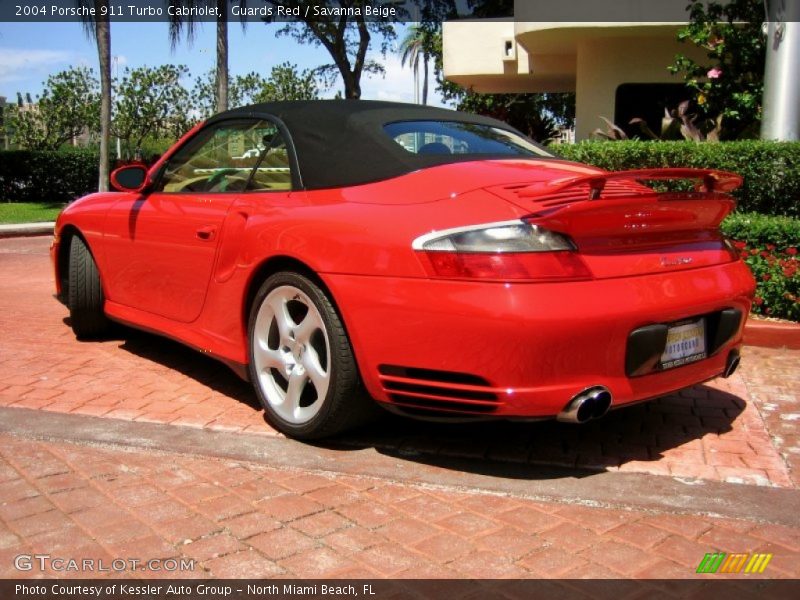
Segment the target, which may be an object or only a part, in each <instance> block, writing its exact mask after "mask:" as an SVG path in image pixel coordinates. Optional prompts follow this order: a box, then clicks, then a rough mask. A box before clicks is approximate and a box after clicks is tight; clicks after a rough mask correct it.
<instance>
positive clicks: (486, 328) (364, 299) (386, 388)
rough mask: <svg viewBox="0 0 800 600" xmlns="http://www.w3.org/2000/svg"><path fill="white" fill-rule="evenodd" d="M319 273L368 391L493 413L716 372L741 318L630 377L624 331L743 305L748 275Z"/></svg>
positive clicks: (679, 382) (421, 405) (537, 411)
mask: <svg viewBox="0 0 800 600" xmlns="http://www.w3.org/2000/svg"><path fill="white" fill-rule="evenodd" d="M324 278H325V281H326V283H327V284H328V286H329V287H330V289H331V291H332V293H333V296H334V298H336V300H337V302H338V305H339V307H340V308H341V309H342V311H343V313H344V314H343V316H344V320H345V323H346V325H347V327H348V331H349V333H350V336H351V339H352V341H353V346H354V348H355V351H356V357H357V359H358V362H359V367H360V369H361V373H362V376H363V378H364V381H365V384H366V386H367V389H368V390H369V392H370V393H371V394H372V395H373V396H374V397H375V398H376V399H378V400H380V401H382V402H388V403H393V404H396V405H399V406H405V407H406V408H411V409H412V410H413V411H414V412H417V413H418V414H426V412H427V411H433V410H434V409H435V411H436V412H441V413H445V414H446V413H453V414H454V415H456V414H476V415H493V416H502V417H514V416H517V417H546V416H554V415H556V414H557V413H559V412H560V411H561V410H562V409H563V408H564V406H565V405H566V404H567V403H568V401H569V400H570V399H571V398H572V397H573V396H574V395H575V394H577V393H578V392H580V391H581V390H583V389H585V388H587V387H589V386H595V385H602V386H605V387H607V388H608V389H609V390H610V391H611V393H612V395H613V405H612V407H615V406H620V405H623V404H627V403H631V402H636V401H639V400H645V399H648V398H653V397H657V396H659V395H663V394H666V393H669V392H672V391H675V390H678V389H681V388H684V387H688V386H691V385H694V384H696V383H700V382H702V381H706V380H708V379H711V378H713V377H716V376H718V375H720V374H721V373H722V372H723V370H724V368H725V361H726V357H727V355H728V353H729V351H730V350H731V349H733V348H735V347H737V346H738V345H739V344H740V343H741V337H742V328H741V327H740V328H739V330H738V331H737V332H736V334H735V335H734V336H733V338H732V339H731V340H730V341H729V342H728V343H727V344H725V345H724V346H723V347H722V348H720V350H719V351H718V352H717V353H716V354H714V355H713V356H711V357H709V358H707V359H704V360H701V361H699V362H696V363H693V364H690V365H686V366H682V367H678V368H675V369H672V370H668V371H663V372H658V373H653V374H649V375H642V376H638V377H628V376H626V374H625V355H626V344H627V339H628V335H629V334H630V332H631V331H633V330H634V329H636V328H638V327H642V326H643V325H648V324H652V323H670V322H673V321H678V320H681V319H684V318H687V317H691V316H695V315H703V314H707V313H712V312H714V311H719V310H722V309H726V308H733V309H737V310H739V311H741V312H742V314H743V315H747V313H748V312H749V309H750V299H751V298H752V294H753V291H754V286H755V284H754V281H753V278H752V275H751V274H750V272H749V270H748V269H747V267H746V265H744V263H742V262H741V261H737V262H733V263H729V264H724V265H718V266H714V267H707V268H701V269H693V270H686V271H680V272H673V273H669V274H656V275H646V276H640V277H627V278H619V279H606V280H596V281H588V282H569V283H548V284H502V283H501V284H489V283H480V282H475V283H473V282H462V281H436V280H427V279H410V278H405V279H404V278H382V279H381V280H380V281H376V278H374V277H362V276H355V275H325V277H324Z"/></svg>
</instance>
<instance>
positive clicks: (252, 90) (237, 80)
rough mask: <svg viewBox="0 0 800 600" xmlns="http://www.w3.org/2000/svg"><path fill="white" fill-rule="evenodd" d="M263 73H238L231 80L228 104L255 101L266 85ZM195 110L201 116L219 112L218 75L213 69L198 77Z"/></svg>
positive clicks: (193, 93)
mask: <svg viewBox="0 0 800 600" xmlns="http://www.w3.org/2000/svg"><path fill="white" fill-rule="evenodd" d="M266 83H267V82H266V81H265V80H264V78H263V77H261V75H259V74H258V73H255V72H250V73H248V74H247V75H237V76H236V77H232V78H230V80H229V86H228V105H229V108H236V107H238V106H245V105H247V104H252V103H253V102H255V101H256V100H255V96H256V94H258V93H259V92H260V91H261V90H262V89H263V88H264V86H265V85H266ZM192 100H193V102H194V106H193V108H194V110H195V111H196V112H197V114H198V115H199V116H200V117H201V118H207V117H210V116H211V115H213V114H215V113H216V112H217V110H216V106H217V96H216V75H215V71H214V70H213V69H212V70H210V71H208V72H207V73H206V74H205V75H203V76H201V77H197V78H196V79H195V81H194V87H193V88H192Z"/></svg>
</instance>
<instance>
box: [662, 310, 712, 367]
mask: <svg viewBox="0 0 800 600" xmlns="http://www.w3.org/2000/svg"><path fill="white" fill-rule="evenodd" d="M705 357H706V323H705V319H700V320H698V321H693V322H691V323H684V324H682V325H675V326H673V327H670V328H669V329H668V330H667V345H666V347H665V348H664V353H663V354H662V355H661V361H660V363H661V368H662V369H671V368H672V367H679V366H680V365H685V364H687V363H691V362H695V361H698V360H701V359H703V358H705Z"/></svg>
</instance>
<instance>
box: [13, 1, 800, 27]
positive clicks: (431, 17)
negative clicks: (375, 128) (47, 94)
mask: <svg viewBox="0 0 800 600" xmlns="http://www.w3.org/2000/svg"><path fill="white" fill-rule="evenodd" d="M770 1H778V0H770ZM791 1H795V0H791ZM688 5H689V0H569V1H564V0H516V1H514V0H0V22H6V23H15V22H19V23H22V22H27V23H31V22H80V21H92V20H94V21H100V20H110V21H112V22H114V21H120V22H142V23H147V22H166V21H170V20H175V19H177V20H182V21H186V20H192V21H195V22H214V21H217V20H220V19H223V20H228V21H255V22H263V21H273V22H291V21H325V20H330V19H337V20H338V19H339V18H341V17H343V16H345V17H348V18H349V19H351V20H361V19H363V20H365V21H370V22H381V21H382V22H398V23H399V22H416V21H442V20H449V19H478V18H480V19H487V18H488V19H494V20H501V21H515V20H516V21H534V22H576V23H592V22H606V23H608V22H622V23H665V22H667V23H673V22H677V23H680V22H686V21H687V20H688V12H687V7H688ZM765 20H766V17H765Z"/></svg>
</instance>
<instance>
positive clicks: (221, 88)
mask: <svg viewBox="0 0 800 600" xmlns="http://www.w3.org/2000/svg"><path fill="white" fill-rule="evenodd" d="M217 13H218V14H219V17H218V18H217V112H222V111H224V110H228V7H227V6H226V5H225V0H217Z"/></svg>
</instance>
